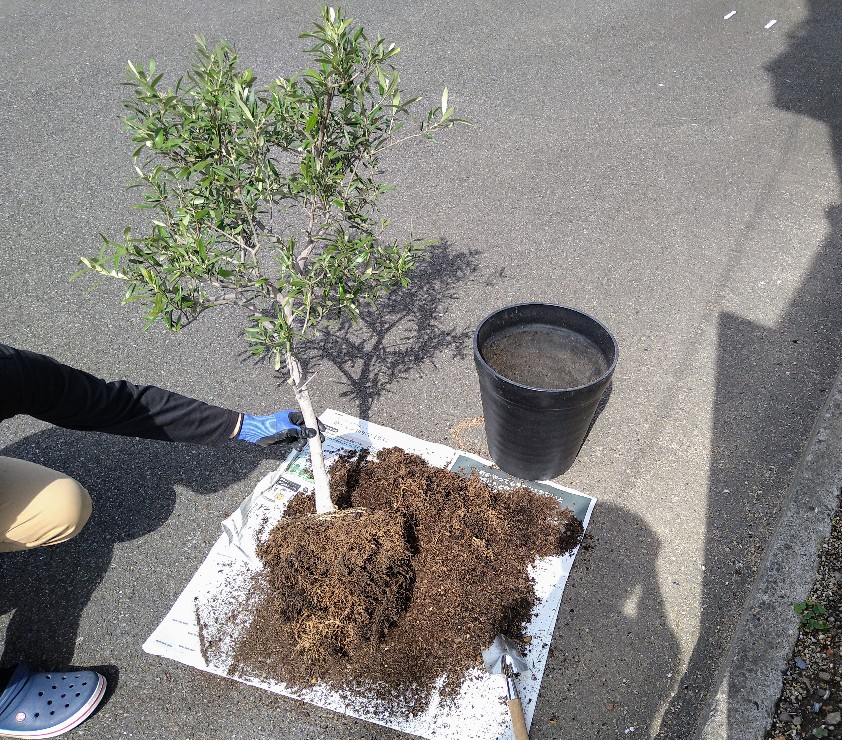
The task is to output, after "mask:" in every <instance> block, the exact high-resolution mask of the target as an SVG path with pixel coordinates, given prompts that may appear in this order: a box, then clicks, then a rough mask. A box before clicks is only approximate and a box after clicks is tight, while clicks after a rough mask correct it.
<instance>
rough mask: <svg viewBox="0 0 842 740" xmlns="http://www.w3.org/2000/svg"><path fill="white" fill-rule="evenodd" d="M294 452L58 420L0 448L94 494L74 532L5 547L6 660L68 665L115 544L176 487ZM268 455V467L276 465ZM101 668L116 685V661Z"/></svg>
mask: <svg viewBox="0 0 842 740" xmlns="http://www.w3.org/2000/svg"><path fill="white" fill-rule="evenodd" d="M287 451H288V449H287V448H286V446H279V447H275V448H270V451H268V454H267V450H264V449H262V448H258V447H253V446H252V445H247V444H245V443H239V442H231V443H227V444H225V445H222V446H220V447H214V448H210V447H199V446H194V445H183V444H172V443H165V442H150V441H147V440H139V439H130V438H125V437H116V436H109V435H101V434H90V433H88V434H85V433H80V432H72V431H67V430H64V429H57V428H53V429H49V430H47V431H44V432H39V433H37V434H33V435H31V436H29V437H26V438H24V439H21V440H20V441H18V442H15V443H13V444H10V445H8V446H7V447H5V448H3V449H0V455H3V456H6V457H13V458H20V459H25V460H31V461H32V462H36V463H38V464H40V465H45V466H47V467H49V468H53V469H55V470H58V471H61V472H62V473H65V474H67V475H69V476H71V477H73V478H75V479H76V480H78V481H79V482H80V483H81V484H82V485H83V486H85V487H86V488H87V490H88V492H89V493H90V494H91V498H92V499H93V513H92V515H91V518H90V519H89V521H88V523H87V525H86V526H85V527H84V529H83V530H82V532H81V533H80V534H78V535H77V536H76V537H74V538H73V539H71V540H69V541H67V542H64V543H61V544H58V545H53V546H50V547H40V548H35V549H33V550H28V551H23V552H13V553H3V554H0V614H8V613H9V612H12V616H11V618H10V620H9V622H8V626H7V628H6V639H5V645H4V649H3V655H2V658H0V668H8V667H9V666H11V665H13V664H15V663H18V662H26V663H28V664H29V665H30V666H32V667H34V668H37V669H44V670H49V669H51V670H57V669H66V668H68V667H69V665H70V663H71V661H72V660H73V656H74V651H75V647H76V640H77V632H78V630H79V623H80V619H81V617H82V613H83V612H84V610H85V607H86V605H87V604H88V602H89V600H90V599H91V596H92V594H93V593H94V591H95V590H96V589H97V587H98V586H99V585H100V583H101V582H102V580H103V578H104V576H105V574H106V572H107V571H108V568H109V566H110V564H111V560H112V556H113V553H114V547H115V545H116V544H117V543H120V542H127V541H129V540H134V539H136V538H138V537H142V536H144V535H147V534H149V533H151V532H153V531H155V530H156V529H158V528H159V527H160V526H161V525H162V524H164V523H165V522H166V521H167V519H168V518H169V517H170V515H171V514H172V512H173V509H174V507H175V505H176V488H177V487H181V486H183V487H184V488H186V489H189V490H190V491H193V492H194V493H196V494H211V493H216V492H219V491H222V490H224V489H225V488H227V487H229V486H233V485H234V484H236V483H238V482H239V481H243V480H245V479H247V478H248V477H249V476H250V475H251V474H252V473H253V472H254V471H255V469H256V468H257V467H258V466H259V465H260V464H261V463H262V462H264V461H265V460H266V458H267V457H271V458H278V459H280V458H281V457H282V455H283V454H285V452H287ZM268 462H269V465H266V466H265V467H267V470H268V469H270V467H274V466H276V465H277V461H275V460H271V461H268ZM244 488H245V486H244ZM247 493H248V491H246V490H243V491H242V493H241V495H240V492H237V495H239V496H240V498H244V497H245V495H246V494H247ZM236 503H238V502H236ZM236 503H234V505H236ZM208 526H215V523H214V522H211V523H209V524H208ZM173 548H175V549H178V545H177V544H175V543H174V544H173ZM97 668H98V669H101V672H105V673H106V678H107V679H108V681H109V685H110V686H109V688H110V690H111V691H113V689H114V686H115V685H116V678H117V675H116V673H117V672H116V669H115V668H113V667H109V666H105V667H97Z"/></svg>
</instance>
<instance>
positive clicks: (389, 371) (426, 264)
mask: <svg viewBox="0 0 842 740" xmlns="http://www.w3.org/2000/svg"><path fill="white" fill-rule="evenodd" d="M479 269H480V261H479V252H478V251H476V250H471V249H469V250H456V249H454V248H453V247H452V246H451V245H450V244H449V243H448V242H447V241H445V240H442V241H441V242H440V243H439V244H438V245H437V246H435V247H433V248H432V249H431V251H430V253H429V255H428V256H427V257H426V258H425V259H424V260H423V261H422V262H421V263H420V265H419V266H418V267H417V268H416V269H415V270H413V272H412V273H410V280H411V283H410V285H409V287H407V288H403V289H401V290H398V291H396V292H394V293H392V294H391V295H389V296H387V297H385V298H384V299H382V300H381V301H380V302H378V304H377V305H376V306H369V307H365V308H364V309H363V310H362V312H361V316H360V319H359V321H357V322H356V323H355V322H353V321H351V320H350V319H349V318H343V319H342V320H341V321H340V322H339V323H338V324H337V325H336V326H335V327H331V328H330V329H329V330H327V331H326V332H325V333H324V334H323V335H321V336H320V337H318V338H316V339H314V340H313V341H312V342H309V343H307V344H306V345H303V346H302V352H301V354H302V359H303V361H304V362H305V363H306V365H307V366H308V367H309V368H311V369H316V368H318V366H319V365H320V364H321V363H323V362H328V363H330V364H331V365H333V366H334V367H335V368H336V369H337V370H338V371H339V372H340V373H341V375H342V377H343V379H344V380H343V384H344V386H345V390H344V391H342V392H341V394H340V395H341V397H343V398H349V399H352V400H353V402H355V403H356V405H357V415H358V416H359V417H360V418H361V419H369V418H370V414H371V410H372V407H373V406H374V404H375V403H376V402H377V400H378V399H379V398H381V397H382V395H383V394H384V393H385V392H386V391H387V390H388V388H389V386H390V385H391V384H392V383H394V382H395V381H398V380H401V379H405V378H408V377H411V376H413V375H417V374H420V373H428V372H435V371H436V370H437V365H436V362H437V359H438V358H440V357H441V356H442V355H449V357H450V358H452V359H463V358H464V357H465V356H466V354H467V353H468V352H469V351H470V340H471V336H472V334H473V328H472V327H457V326H454V321H453V317H454V313H453V312H452V311H451V306H452V304H453V303H454V302H456V301H458V300H459V297H458V290H459V287H460V286H461V285H462V284H463V283H465V282H467V281H468V280H476V278H477V275H478V272H479Z"/></svg>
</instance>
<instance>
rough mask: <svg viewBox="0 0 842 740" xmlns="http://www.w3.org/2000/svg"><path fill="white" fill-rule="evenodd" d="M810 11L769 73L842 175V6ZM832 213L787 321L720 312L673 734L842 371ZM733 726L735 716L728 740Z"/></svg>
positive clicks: (669, 719) (839, 266) (710, 664)
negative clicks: (704, 507) (689, 639)
mask: <svg viewBox="0 0 842 740" xmlns="http://www.w3.org/2000/svg"><path fill="white" fill-rule="evenodd" d="M809 8H810V16H809V18H808V19H807V20H806V21H805V22H804V23H803V24H802V25H801V26H800V27H799V28H798V29H797V30H796V32H795V33H794V34H792V36H791V38H790V44H789V47H788V48H787V50H786V51H784V53H783V54H781V55H780V56H779V57H777V58H776V59H775V60H774V61H773V62H772V63H771V64H770V65H769V66H768V67H767V71H768V72H769V73H770V74H771V76H772V82H773V89H774V103H775V105H776V106H777V107H779V108H782V109H784V110H786V111H790V112H793V113H798V114H801V115H805V116H809V117H810V118H814V119H817V120H820V121H823V122H824V123H826V124H827V125H828V127H829V130H830V136H831V142H832V148H833V156H834V163H835V166H836V168H837V172H838V173H839V174H840V175H842V84H840V80H842V6H840V5H839V4H838V3H837V2H835V1H832V0H812V1H811V2H810V4H809ZM793 156H795V155H794V154H793ZM827 217H828V221H829V233H828V236H827V238H826V239H825V241H824V243H823V244H822V245H821V246H820V247H819V249H818V252H817V254H816V257H815V258H814V260H813V263H812V265H811V269H810V271H809V272H808V273H807V274H806V276H805V277H804V279H803V282H802V284H801V286H800V288H799V290H798V292H797V293H796V294H795V296H794V298H793V300H792V302H791V303H790V305H789V306H788V308H787V310H786V312H785V313H784V314H783V316H782V317H781V319H780V321H779V322H778V323H777V325H775V326H772V327H766V326H762V325H759V324H756V323H754V322H752V321H749V320H746V319H744V318H741V317H739V316H736V315H734V314H730V313H723V314H722V315H721V316H720V320H719V332H718V338H719V350H718V358H717V373H716V396H715V401H714V409H713V438H712V444H711V468H710V488H709V494H708V517H707V529H706V543H705V559H704V566H705V572H704V579H703V584H702V603H701V608H702V611H701V624H700V634H699V639H698V642H697V644H696V647H695V649H694V650H693V653H692V655H691V657H690V662H689V665H688V668H687V670H686V672H685V674H684V676H683V677H682V679H681V681H680V683H679V686H678V692H677V694H676V696H675V698H674V699H673V701H672V702H671V703H670V705H669V707H668V709H667V712H666V715H665V718H664V722H663V724H662V728H661V733H660V736H662V737H670V738H672V737H676V738H684V737H691V736H693V735H694V730H693V728H688V727H687V726H686V722H687V718H688V717H695V716H698V714H699V712H700V711H701V709H702V707H703V706H704V702H705V700H706V698H707V697H708V694H709V692H710V691H711V690H712V689H714V688H715V685H714V682H715V680H716V678H717V677H716V669H717V667H718V666H719V663H720V661H721V660H722V659H723V657H725V656H727V654H728V649H729V640H730V639H731V637H732V635H733V630H734V627H735V624H736V622H737V620H738V619H739V617H740V614H741V611H742V608H743V606H744V601H745V598H746V596H747V594H749V593H750V590H751V583H752V581H753V580H754V578H755V577H756V566H757V564H758V562H759V560H760V558H761V557H762V553H763V551H764V549H765V547H766V546H767V544H768V542H769V540H770V538H771V536H772V535H773V533H774V530H775V527H776V526H777V523H778V520H779V517H780V512H781V508H782V506H783V504H784V501H785V497H786V493H787V490H788V488H789V486H790V484H791V482H792V481H793V479H794V476H795V474H796V471H797V466H798V463H799V461H800V458H801V455H802V454H803V451H804V446H805V444H807V442H808V441H809V438H810V432H811V429H812V426H813V424H814V422H815V419H816V416H817V414H818V412H819V410H820V408H821V406H822V404H823V402H824V400H825V398H826V397H827V394H828V392H829V390H830V388H831V386H832V384H833V379H834V377H835V375H836V373H837V371H838V369H839V359H840V354H842V335H840V334H839V332H838V323H839V316H840V315H842V291H840V289H839V288H840V284H842V207H840V206H838V205H837V206H833V207H832V208H829V209H828V211H827ZM807 246H810V245H807ZM736 688H737V687H734V689H736ZM726 689H727V687H726ZM704 719H705V718H702V721H704ZM682 722H683V723H684V725H682ZM733 732H735V728H734V727H731V726H730V718H729V734H728V736H729V737H731V736H732V734H733Z"/></svg>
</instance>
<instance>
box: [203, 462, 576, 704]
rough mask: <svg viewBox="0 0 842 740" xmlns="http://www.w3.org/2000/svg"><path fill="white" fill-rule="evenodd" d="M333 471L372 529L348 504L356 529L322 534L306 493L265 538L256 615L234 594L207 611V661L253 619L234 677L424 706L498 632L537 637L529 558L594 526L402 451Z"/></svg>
mask: <svg viewBox="0 0 842 740" xmlns="http://www.w3.org/2000/svg"><path fill="white" fill-rule="evenodd" d="M330 479H331V494H332V497H333V499H334V502H335V503H336V504H337V506H339V507H340V508H342V509H346V508H352V507H354V508H356V507H360V508H363V509H365V510H367V511H368V514H366V515H364V516H362V517H361V519H360V521H361V522H366V523H367V524H371V525H372V527H371V528H369V531H368V532H367V533H357V532H355V531H354V524H353V520H352V519H351V518H350V517H347V515H344V514H343V515H340V516H339V517H336V518H337V519H338V520H340V521H341V520H342V519H343V518H347V519H348V522H347V524H348V525H349V526H348V527H347V528H346V527H345V525H344V523H343V525H342V527H341V528H339V529H337V531H336V533H335V537H334V534H333V533H331V534H330V535H328V538H327V539H321V538H322V537H324V536H325V532H324V530H322V531H320V532H318V534H317V535H316V531H317V530H316V529H314V527H313V522H314V521H318V519H319V517H314V516H312V515H311V514H312V512H313V511H314V506H313V500H312V496H309V495H303V494H298V495H296V496H295V497H294V498H293V499H292V501H291V502H290V503H289V505H288V508H287V512H286V516H285V518H284V520H282V521H281V522H280V523H279V524H278V525H277V526H276V527H275V528H274V529H273V530H272V531H271V532H270V534H269V537H268V539H267V541H266V542H265V543H264V544H263V545H262V546H261V548H260V551H259V554H260V557H261V559H262V560H263V562H264V565H265V568H264V571H263V572H262V573H261V574H260V575H259V576H258V577H257V578H256V579H255V581H254V583H253V584H252V592H251V594H250V596H249V598H247V599H242V600H241V604H246V605H247V606H246V607H245V608H246V610H247V611H248V612H249V613H248V614H246V615H243V614H237V615H236V618H232V612H231V605H230V604H229V605H224V604H221V605H218V606H217V609H216V613H215V614H212V615H210V617H209V616H208V615H207V614H204V615H202V619H201V620H200V631H201V633H202V641H203V645H205V650H206V652H207V653H208V654H207V655H206V659H208V658H210V659H212V660H213V659H217V658H221V659H225V658H228V659H229V660H230V658H231V656H217V655H214V651H215V650H216V649H217V648H216V646H219V645H222V644H224V643H225V640H222V639H218V638H219V636H220V630H223V631H224V630H225V629H230V627H231V625H232V624H234V623H239V622H240V621H241V620H242V618H243V616H245V617H246V619H247V621H248V627H247V628H246V629H244V630H243V631H242V635H241V636H240V638H239V639H238V641H237V644H236V647H235V649H234V655H233V661H230V664H231V668H230V672H231V673H232V674H234V675H237V674H239V675H249V676H254V677H257V678H266V679H274V680H281V681H284V682H286V683H287V684H291V685H308V684H310V683H313V682H316V681H323V682H326V683H328V684H330V685H332V686H334V687H335V688H338V689H343V688H344V689H352V688H353V687H354V686H359V685H361V684H362V685H365V687H366V690H367V691H368V692H374V694H375V695H376V696H377V697H379V698H381V699H384V700H387V701H390V702H391V703H392V704H393V706H394V707H396V708H400V707H403V708H404V710H405V711H407V712H409V711H414V710H415V709H417V708H418V707H419V706H422V705H423V704H424V703H426V702H427V701H429V698H430V694H431V692H432V690H433V688H434V685H435V683H436V681H437V679H440V678H441V677H442V676H447V680H446V683H445V685H444V687H443V694H444V695H445V696H448V695H453V694H454V693H456V692H457V691H458V689H459V686H460V684H461V681H462V678H463V677H464V675H465V673H466V672H467V671H468V669H470V668H471V667H473V666H475V665H479V664H481V651H482V650H483V649H484V648H487V647H488V646H489V645H490V644H491V642H492V640H493V639H494V637H495V636H496V635H497V634H499V633H503V634H505V635H507V636H509V637H512V638H514V639H518V638H521V637H522V636H523V628H524V625H525V623H526V622H527V621H528V620H529V618H530V615H531V611H532V607H533V606H534V604H535V596H534V590H533V584H532V582H531V579H530V576H529V574H528V571H527V568H528V566H529V565H530V564H532V563H533V562H534V561H535V559H536V558H537V557H542V556H548V555H559V554H563V553H566V552H569V551H570V550H572V549H573V548H574V547H575V546H576V545H577V544H578V543H579V541H580V540H581V536H582V532H583V528H582V524H581V522H579V521H578V520H577V519H576V518H575V517H574V516H573V514H572V512H570V510H569V509H565V508H562V507H561V505H560V504H559V502H558V500H557V499H555V498H554V497H552V496H548V495H546V494H542V493H539V492H536V491H534V490H532V489H530V488H526V487H520V488H515V489H501V490H497V489H492V488H490V487H489V486H488V485H486V484H485V483H483V482H482V481H481V480H480V479H479V477H478V476H476V475H474V476H472V477H471V478H465V477H463V476H460V475H458V474H455V473H451V472H449V471H446V470H442V469H440V468H435V467H432V466H430V465H429V464H427V463H426V462H425V461H424V460H423V459H422V458H421V457H419V456H417V455H413V454H409V453H407V452H405V451H403V450H401V449H399V448H390V449H387V450H382V451H380V452H379V453H378V455H377V459H376V460H371V459H368V458H367V456H366V454H365V453H361V454H360V455H359V456H356V457H354V458H347V459H340V460H338V461H336V462H334V464H333V465H332V466H331V469H330ZM376 516H380V517H381V519H380V520H379V522H380V524H382V529H378V527H379V526H380V524H378V520H377V519H376ZM340 529H341V532H340ZM299 530H300V531H299ZM375 530H376V531H375ZM302 532H306V533H308V534H302ZM311 536H312V538H311ZM366 553H368V556H367V557H366V556H365V554H366ZM372 565H373V566H374V567H369V566H372ZM314 575H315V576H318V577H317V578H314ZM303 594H308V596H307V598H305V597H304V595H303ZM308 599H309V601H308ZM334 599H338V601H339V603H338V604H334V603H333V600H334ZM314 604H315V608H313V605H314ZM249 605H250V606H249ZM308 609H310V610H311V611H310V612H308ZM330 610H333V611H330ZM328 614H331V615H332V616H327V615H328Z"/></svg>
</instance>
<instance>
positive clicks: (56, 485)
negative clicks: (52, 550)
mask: <svg viewBox="0 0 842 740" xmlns="http://www.w3.org/2000/svg"><path fill="white" fill-rule="evenodd" d="M92 508H93V506H92V502H91V497H90V494H89V493H88V492H87V490H85V488H84V487H83V486H82V485H81V484H80V483H79V482H78V481H76V480H74V479H73V478H67V477H60V478H56V479H55V480H52V481H51V482H50V483H49V484H48V485H47V486H46V487H45V488H44V489H43V490H42V491H40V493H39V495H38V496H37V497H36V498H35V499H34V500H33V501H31V502H30V504H29V505H28V506H27V507H26V509H25V510H24V511H22V512H21V513H20V515H19V516H18V518H17V521H16V522H15V523H14V525H12V527H10V528H9V529H8V530H7V531H6V532H5V533H0V551H7V552H8V551H13V550H29V549H31V548H34V547H43V546H46V545H57V544H59V543H60V542H66V541H67V540H69V539H71V538H72V537H75V536H76V535H77V534H79V532H81V531H82V528H83V527H84V526H85V524H86V523H87V521H88V519H89V518H90V516H91V511H92Z"/></svg>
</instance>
